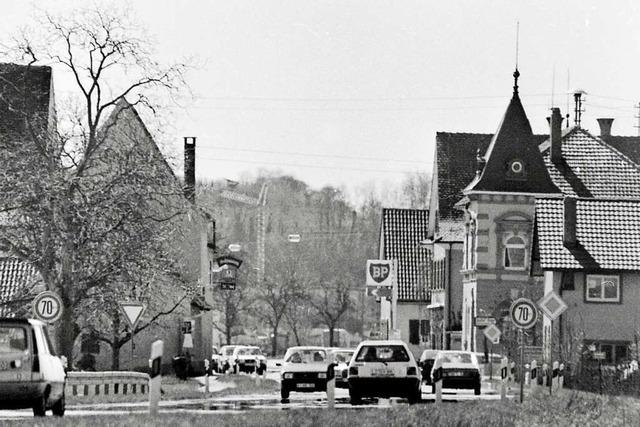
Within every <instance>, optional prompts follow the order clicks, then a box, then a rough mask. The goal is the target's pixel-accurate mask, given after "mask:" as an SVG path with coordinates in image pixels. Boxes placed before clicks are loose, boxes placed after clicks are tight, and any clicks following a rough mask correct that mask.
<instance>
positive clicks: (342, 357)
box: [334, 351, 353, 363]
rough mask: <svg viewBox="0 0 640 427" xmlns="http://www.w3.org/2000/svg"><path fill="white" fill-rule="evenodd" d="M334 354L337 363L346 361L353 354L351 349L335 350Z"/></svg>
mask: <svg viewBox="0 0 640 427" xmlns="http://www.w3.org/2000/svg"><path fill="white" fill-rule="evenodd" d="M334 355H335V359H336V362H337V363H348V362H349V361H350V360H351V356H353V351H336V352H335V353H334Z"/></svg>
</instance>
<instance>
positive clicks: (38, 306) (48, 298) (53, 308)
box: [32, 291, 62, 323]
mask: <svg viewBox="0 0 640 427" xmlns="http://www.w3.org/2000/svg"><path fill="white" fill-rule="evenodd" d="M32 307H33V315H34V316H35V317H36V319H39V320H42V321H43V322H47V323H53V322H55V321H56V320H58V319H59V318H60V316H61V315H62V300H61V299H60V297H59V296H58V294H56V293H55V292H51V291H44V292H40V293H39V294H38V295H36V297H35V298H34V299H33V303H32Z"/></svg>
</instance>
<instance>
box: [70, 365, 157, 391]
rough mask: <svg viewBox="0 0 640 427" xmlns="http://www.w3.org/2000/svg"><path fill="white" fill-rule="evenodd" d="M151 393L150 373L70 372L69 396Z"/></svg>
mask: <svg viewBox="0 0 640 427" xmlns="http://www.w3.org/2000/svg"><path fill="white" fill-rule="evenodd" d="M148 393H149V375H148V374H144V373H141V372H121V371H107V372H68V373H67V386H66V388H65V394H66V395H67V397H71V396H79V397H88V396H103V395H104V396H111V395H117V396H120V395H123V396H124V395H145V394H148Z"/></svg>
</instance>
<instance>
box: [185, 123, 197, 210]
mask: <svg viewBox="0 0 640 427" xmlns="http://www.w3.org/2000/svg"><path fill="white" fill-rule="evenodd" d="M184 197H185V198H186V199H187V200H189V201H190V202H191V203H195V201H196V137H195V136H185V137H184Z"/></svg>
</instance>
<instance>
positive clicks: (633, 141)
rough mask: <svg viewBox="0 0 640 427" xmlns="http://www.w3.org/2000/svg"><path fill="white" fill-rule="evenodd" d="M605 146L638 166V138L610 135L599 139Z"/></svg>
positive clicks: (639, 160) (639, 159) (639, 145)
mask: <svg viewBox="0 0 640 427" xmlns="http://www.w3.org/2000/svg"><path fill="white" fill-rule="evenodd" d="M601 138H602V139H603V140H604V141H605V142H606V143H607V144H609V145H610V146H612V147H613V148H615V149H616V150H618V151H620V152H621V153H624V155H626V156H627V157H629V158H630V159H631V160H632V161H634V162H635V163H637V164H639V165H640V136H618V135H610V136H606V137H601Z"/></svg>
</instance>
